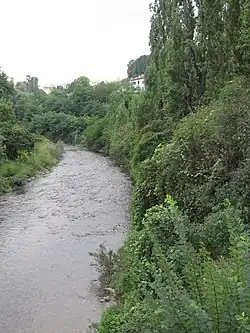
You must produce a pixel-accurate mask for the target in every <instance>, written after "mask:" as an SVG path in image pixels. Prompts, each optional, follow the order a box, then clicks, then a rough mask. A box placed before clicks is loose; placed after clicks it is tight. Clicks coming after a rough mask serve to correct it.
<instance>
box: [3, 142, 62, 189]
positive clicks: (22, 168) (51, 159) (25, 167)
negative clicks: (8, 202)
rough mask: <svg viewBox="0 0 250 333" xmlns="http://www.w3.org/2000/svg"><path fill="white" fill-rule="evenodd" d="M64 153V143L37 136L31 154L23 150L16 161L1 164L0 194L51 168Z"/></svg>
mask: <svg viewBox="0 0 250 333" xmlns="http://www.w3.org/2000/svg"><path fill="white" fill-rule="evenodd" d="M62 154H63V144H62V142H58V143H57V144H53V143H52V142H50V141H49V140H48V139H46V138H44V137H41V136H37V137H36V142H35V147H34V151H33V152H32V153H31V154H30V153H28V152H26V151H21V152H20V154H19V157H18V159H17V160H15V161H8V160H7V161H5V162H3V163H2V164H0V194H3V193H6V192H9V191H11V189H12V188H13V186H15V185H16V184H19V183H22V182H23V181H24V180H27V179H29V178H31V177H33V176H35V175H36V174H37V173H39V172H44V171H46V170H49V169H50V168H52V167H53V166H55V165H56V163H57V162H58V161H59V159H60V158H61V156H62Z"/></svg>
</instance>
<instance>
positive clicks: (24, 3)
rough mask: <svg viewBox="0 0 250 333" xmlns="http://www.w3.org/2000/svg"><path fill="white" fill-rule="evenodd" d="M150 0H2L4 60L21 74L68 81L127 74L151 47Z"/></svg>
mask: <svg viewBox="0 0 250 333" xmlns="http://www.w3.org/2000/svg"><path fill="white" fill-rule="evenodd" d="M149 3H150V0H68V1H67V0H0V12H1V18H0V31H1V51H0V66H1V67H2V69H3V70H4V71H6V73H7V74H8V75H9V76H10V77H13V78H14V79H15V81H16V80H23V79H24V78H25V75H26V74H30V75H32V76H37V77H38V78H39V81H40V84H41V85H42V86H44V85H50V84H53V85H54V84H64V83H68V82H71V81H73V80H74V79H75V78H77V77H78V76H81V75H84V76H87V77H89V78H90V80H91V81H99V80H115V79H117V78H122V77H124V76H126V65H127V63H128V62H129V61H130V60H131V59H133V58H137V57H139V56H140V55H142V54H147V53H149V47H148V36H149V28H150V12H149Z"/></svg>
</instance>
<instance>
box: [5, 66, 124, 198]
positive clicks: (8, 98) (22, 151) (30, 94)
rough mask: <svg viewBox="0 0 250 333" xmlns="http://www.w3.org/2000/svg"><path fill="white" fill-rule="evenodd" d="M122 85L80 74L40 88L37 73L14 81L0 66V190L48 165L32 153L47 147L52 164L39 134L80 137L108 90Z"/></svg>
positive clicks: (101, 110) (68, 139) (103, 106)
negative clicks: (65, 82) (94, 80)
mask: <svg viewBox="0 0 250 333" xmlns="http://www.w3.org/2000/svg"><path fill="white" fill-rule="evenodd" d="M125 86H126V82H125V81H124V82H100V83H97V84H95V85H91V84H90V81H89V79H88V78H86V77H83V76H82V77H79V78H78V79H76V80H74V81H73V82H72V83H70V84H68V85H67V86H65V87H63V86H57V87H50V88H46V89H45V90H46V92H45V90H42V89H41V88H40V87H39V80H38V78H37V77H33V76H30V75H27V77H26V80H25V81H23V82H17V83H16V84H14V83H13V82H12V81H11V80H10V79H9V78H8V76H7V75H6V74H5V73H4V72H3V71H0V182H1V185H0V193H1V192H3V191H7V190H9V189H10V187H11V185H12V184H14V183H19V181H20V180H22V179H25V178H28V177H30V176H31V175H33V174H34V173H35V171H39V170H40V169H41V168H42V167H47V166H49V165H48V163H47V162H46V161H44V160H43V157H42V156H39V158H40V157H41V158H40V160H39V161H40V165H38V164H39V163H36V162H37V157H36V155H37V154H38V155H39V154H40V153H41V154H43V155H44V156H47V154H46V151H45V150H46V149H47V150H48V151H49V152H50V153H51V158H50V160H51V163H50V165H53V164H54V156H55V155H57V154H56V153H55V154H54V153H52V150H51V149H50V148H51V147H50V145H49V142H48V141H47V140H45V139H41V136H44V137H46V138H48V139H50V140H52V141H53V142H59V141H64V142H65V143H70V144H72V143H75V144H77V143H80V142H81V141H83V139H82V135H83V133H84V131H85V129H86V128H87V127H88V126H89V125H90V124H91V123H92V122H93V121H94V120H95V121H97V120H98V119H99V118H102V117H104V116H105V115H106V114H107V110H108V109H109V102H110V98H111V95H112V93H113V92H114V91H117V90H119V89H121V87H123V88H124V87H125ZM89 128H90V126H89ZM37 135H38V136H37ZM38 142H39V144H38ZM41 146H43V147H41ZM45 148H46V149H45ZM34 158H35V159H36V162H35V161H34ZM24 160H25V161H26V162H25V163H26V165H24V164H25V163H23V161H24ZM44 162H46V163H44ZM32 170H33V171H32Z"/></svg>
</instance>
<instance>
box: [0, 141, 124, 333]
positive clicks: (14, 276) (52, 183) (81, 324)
mask: <svg viewBox="0 0 250 333" xmlns="http://www.w3.org/2000/svg"><path fill="white" fill-rule="evenodd" d="M129 200H130V182H129V179H128V177H127V176H126V175H124V174H123V173H122V172H121V171H120V169H119V168H118V167H116V166H114V165H113V164H112V162H111V161H110V160H109V159H108V158H105V157H103V156H101V155H97V154H94V153H91V152H87V151H82V150H79V149H75V148H73V147H72V148H70V147H68V148H67V149H66V151H65V154H64V157H63V159H62V160H61V162H60V163H59V165H58V166H57V167H56V168H55V169H54V170H53V171H52V172H51V173H49V174H47V175H45V176H43V177H41V178H38V179H36V180H33V181H32V182H30V183H28V184H27V185H25V187H24V189H23V191H21V193H12V194H10V195H7V196H4V197H2V198H0V332H1V333H76V332H77V333H80V332H81V333H83V332H87V331H88V327H89V325H90V324H91V323H93V322H97V321H98V320H99V319H100V313H101V311H102V308H103V306H104V305H103V304H101V303H100V302H99V300H98V297H97V296H96V293H95V291H94V288H93V285H95V281H96V279H97V277H98V275H97V272H96V271H95V268H94V267H93V265H91V263H92V262H93V258H92V257H91V256H89V252H93V251H95V250H97V249H98V247H99V245H100V244H102V243H105V245H106V246H107V247H108V248H112V249H117V248H118V247H119V246H120V245H121V243H122V241H123V239H124V237H125V234H126V231H127V229H128V220H129Z"/></svg>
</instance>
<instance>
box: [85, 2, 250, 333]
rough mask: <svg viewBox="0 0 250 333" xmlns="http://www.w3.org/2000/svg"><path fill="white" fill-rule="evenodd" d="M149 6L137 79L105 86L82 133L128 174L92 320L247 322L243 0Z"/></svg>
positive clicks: (153, 324) (156, 325)
mask: <svg viewBox="0 0 250 333" xmlns="http://www.w3.org/2000/svg"><path fill="white" fill-rule="evenodd" d="M151 10H152V26H151V33H150V46H151V55H150V59H149V62H148V66H147V71H146V91H145V92H142V93H141V94H137V95H136V94H133V92H131V91H130V90H126V91H116V92H114V93H113V94H112V96H111V97H110V103H109V111H108V113H107V114H106V115H105V116H104V117H103V118H100V117H99V118H98V119H94V118H93V119H92V121H91V122H90V123H89V126H88V127H87V129H86V131H85V132H84V136H83V142H84V143H85V144H87V146H88V147H90V148H91V147H92V148H93V147H94V148H95V149H96V148H98V149H104V150H105V151H106V152H108V153H109V155H110V156H111V157H112V158H114V159H115V160H117V161H118V162H119V163H120V164H123V165H125V166H126V167H127V168H128V169H129V171H130V174H131V178H132V181H133V202H132V228H131V231H130V234H129V237H128V239H127V241H126V243H125V244H124V246H123V247H122V248H121V249H120V251H119V253H118V258H116V259H115V264H114V265H113V266H112V265H111V264H110V262H108V267H112V269H113V271H112V277H111V278H110V277H109V278H108V279H106V283H107V285H106V287H109V288H111V289H112V290H113V289H114V290H115V292H114V294H115V296H114V297H115V301H116V305H114V306H111V307H110V308H109V309H108V310H106V311H105V312H104V314H103V316H102V319H101V323H100V325H99V327H98V329H97V330H98V332H100V333H116V332H117V333H129V332H133V333H136V332H138V333H139V332H150V333H152V332H157V333H158V332H159V333H160V332H162V333H167V332H169V333H175V332H178V333H179V332H183V333H198V332H200V333H203V332H211V333H224V332H225V333H230V332H232V333H236V332H238V333H243V332H248V331H249V329H250V300H249V295H250V289H249V286H250V285H249V251H250V235H249V232H248V229H249V223H250V178H249V174H250V164H249V160H250V150H249V142H250V94H249V93H250V81H249V73H250V25H249V24H250V23H249V22H250V21H249V17H250V3H249V1H225V0H216V1H215V2H211V1H206V0H205V1H202V2H201V1H198V0H197V1H191V0H190V1H189V0H188V1H171V0H164V1H162V0H156V1H154V4H153V5H152V6H151ZM132 65H133V62H131V64H130V67H131V66H132ZM128 75H130V73H128ZM99 261H100V260H99ZM102 265H103V260H102ZM102 269H103V268H102Z"/></svg>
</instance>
